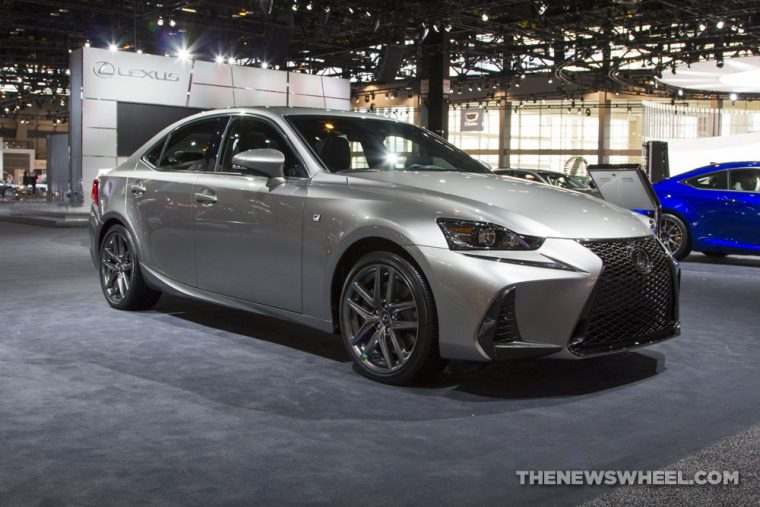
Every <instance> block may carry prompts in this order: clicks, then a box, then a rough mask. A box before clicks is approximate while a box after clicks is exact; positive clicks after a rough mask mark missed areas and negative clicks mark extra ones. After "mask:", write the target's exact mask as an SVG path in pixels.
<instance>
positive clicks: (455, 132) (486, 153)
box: [448, 108, 501, 168]
mask: <svg viewBox="0 0 760 507" xmlns="http://www.w3.org/2000/svg"><path fill="white" fill-rule="evenodd" d="M465 110H466V108H456V109H455V108H449V139H448V140H449V142H450V143H451V144H453V145H454V146H456V147H457V148H459V149H460V150H463V151H464V152H466V153H467V154H468V155H470V156H471V157H473V158H475V159H476V160H480V161H481V162H485V163H486V164H488V165H490V166H491V167H492V168H496V167H499V133H500V131H501V128H500V127H501V126H500V124H499V110H498V108H480V113H481V114H482V118H483V119H482V122H483V123H482V126H483V130H480V131H463V130H462V114H464V112H465Z"/></svg>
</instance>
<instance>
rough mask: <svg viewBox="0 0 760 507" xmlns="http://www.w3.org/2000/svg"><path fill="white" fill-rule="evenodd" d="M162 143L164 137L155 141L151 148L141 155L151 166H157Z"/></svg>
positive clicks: (162, 147) (164, 142) (162, 146)
mask: <svg viewBox="0 0 760 507" xmlns="http://www.w3.org/2000/svg"><path fill="white" fill-rule="evenodd" d="M164 144H166V138H165V137H164V138H163V139H161V140H160V141H159V142H158V143H156V145H155V146H154V147H153V148H151V149H150V150H148V152H147V153H146V154H145V155H143V159H144V160H145V161H146V162H148V163H150V164H151V165H153V166H158V158H159V157H160V156H161V151H162V150H163V149H164Z"/></svg>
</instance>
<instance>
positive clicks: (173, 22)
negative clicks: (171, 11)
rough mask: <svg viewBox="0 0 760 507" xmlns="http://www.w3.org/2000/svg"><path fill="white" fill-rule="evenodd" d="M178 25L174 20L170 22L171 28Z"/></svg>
mask: <svg viewBox="0 0 760 507" xmlns="http://www.w3.org/2000/svg"><path fill="white" fill-rule="evenodd" d="M176 24H177V22H176V21H174V20H173V19H170V20H169V26H175V25H176Z"/></svg>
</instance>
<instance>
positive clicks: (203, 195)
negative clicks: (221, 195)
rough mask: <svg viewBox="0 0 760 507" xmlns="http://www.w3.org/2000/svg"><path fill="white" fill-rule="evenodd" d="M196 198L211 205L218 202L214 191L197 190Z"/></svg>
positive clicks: (204, 203) (206, 204) (205, 204)
mask: <svg viewBox="0 0 760 507" xmlns="http://www.w3.org/2000/svg"><path fill="white" fill-rule="evenodd" d="M195 200H196V201H197V202H199V203H201V204H203V205H204V206H211V205H212V204H216V200H217V199H216V195H215V194H213V193H208V191H206V192H196V193H195Z"/></svg>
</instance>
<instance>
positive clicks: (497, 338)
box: [478, 287, 521, 354]
mask: <svg viewBox="0 0 760 507" xmlns="http://www.w3.org/2000/svg"><path fill="white" fill-rule="evenodd" d="M517 341H521V339H520V331H519V329H518V328H517V318H516V314H515V288H514V287H510V288H508V289H506V290H504V291H502V292H501V293H500V294H499V295H498V296H497V297H496V299H495V300H494V302H493V304H492V305H491V308H490V309H489V310H488V313H487V314H486V316H485V318H484V319H483V322H482V323H481V324H480V330H479V332H478V343H480V346H481V347H483V350H485V351H486V352H488V353H489V354H490V353H491V352H492V351H493V349H494V346H498V345H506V344H509V343H512V342H517Z"/></svg>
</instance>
